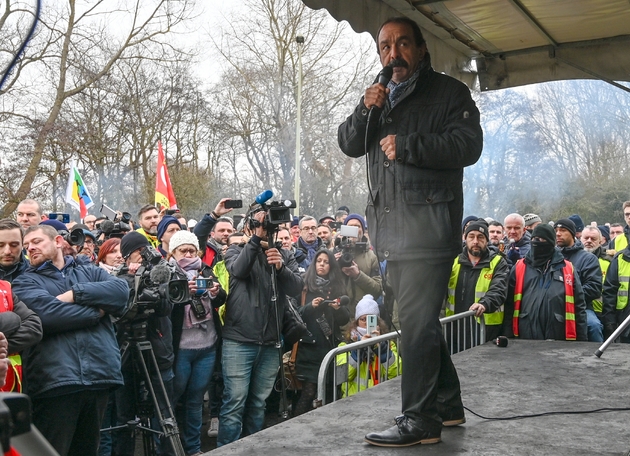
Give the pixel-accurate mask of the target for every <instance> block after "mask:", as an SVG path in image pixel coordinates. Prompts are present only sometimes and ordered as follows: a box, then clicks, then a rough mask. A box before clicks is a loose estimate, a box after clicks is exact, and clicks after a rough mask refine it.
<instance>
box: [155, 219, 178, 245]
mask: <svg viewBox="0 0 630 456" xmlns="http://www.w3.org/2000/svg"><path fill="white" fill-rule="evenodd" d="M172 223H175V224H177V226H179V227H180V228H181V227H182V225H181V224H180V223H179V221H178V220H177V219H176V218H175V217H173V216H172V215H165V216H164V217H162V220H160V223H158V227H157V238H158V240H160V239H162V236H164V233H166V229H167V228H168V226H169V225H170V224H172Z"/></svg>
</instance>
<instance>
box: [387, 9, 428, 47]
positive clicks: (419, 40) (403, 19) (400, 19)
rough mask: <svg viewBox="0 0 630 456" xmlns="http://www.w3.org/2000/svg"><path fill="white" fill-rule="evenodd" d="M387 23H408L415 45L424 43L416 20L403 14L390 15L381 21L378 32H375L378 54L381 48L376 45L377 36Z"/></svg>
mask: <svg viewBox="0 0 630 456" xmlns="http://www.w3.org/2000/svg"><path fill="white" fill-rule="evenodd" d="M387 24H403V25H408V26H409V27H410V28H411V30H412V31H413V38H414V41H415V42H416V46H418V47H420V46H422V45H423V44H424V43H426V41H425V40H424V37H423V36H422V31H421V30H420V27H419V26H418V23H417V22H416V21H414V20H413V19H409V18H408V17H404V16H399V17H390V18H389V19H387V20H386V21H385V22H383V24H381V26H380V28H379V29H378V32H377V33H376V52H377V53H378V54H379V55H380V53H381V49H380V48H379V46H378V37H379V35H380V34H381V30H383V27H385V26H386V25H387Z"/></svg>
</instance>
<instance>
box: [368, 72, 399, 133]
mask: <svg viewBox="0 0 630 456" xmlns="http://www.w3.org/2000/svg"><path fill="white" fill-rule="evenodd" d="M394 62H395V61H394V60H392V61H391V62H390V64H389V65H387V66H385V67H383V69H382V70H381V71H380V73H379V74H378V83H379V84H380V85H382V86H383V87H387V84H389V81H391V79H392V76H393V75H394V68H393V67H392V66H390V65H391V64H392V63H394ZM382 110H383V108H379V107H378V106H376V105H375V106H372V107H371V108H370V113H369V114H368V118H367V124H368V125H370V121H371V120H372V116H373V115H374V112H377V113H378V115H380V113H381V111H382ZM378 115H377V117H378Z"/></svg>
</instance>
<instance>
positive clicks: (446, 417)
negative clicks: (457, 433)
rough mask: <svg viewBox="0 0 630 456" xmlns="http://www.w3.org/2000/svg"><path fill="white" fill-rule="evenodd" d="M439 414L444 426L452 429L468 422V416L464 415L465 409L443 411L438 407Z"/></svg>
mask: <svg viewBox="0 0 630 456" xmlns="http://www.w3.org/2000/svg"><path fill="white" fill-rule="evenodd" d="M438 414H439V415H440V418H442V426H444V427H451V426H459V425H460V424H464V423H465V422H466V416H465V415H464V409H463V408H461V409H443V408H441V407H438Z"/></svg>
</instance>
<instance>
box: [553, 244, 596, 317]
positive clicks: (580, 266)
mask: <svg viewBox="0 0 630 456" xmlns="http://www.w3.org/2000/svg"><path fill="white" fill-rule="evenodd" d="M561 252H562V255H563V256H564V258H565V259H567V260H569V261H570V262H571V263H572V264H573V266H574V267H575V270H576V271H577V273H578V275H579V276H580V282H581V283H582V290H584V299H585V300H586V308H587V309H591V310H593V299H597V298H599V297H600V296H601V295H602V268H601V266H600V265H599V260H598V259H597V256H595V255H594V254H592V253H590V252H587V251H586V250H584V245H583V244H582V241H580V240H579V239H576V240H575V244H573V245H572V246H571V247H564V248H562V249H561Z"/></svg>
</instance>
